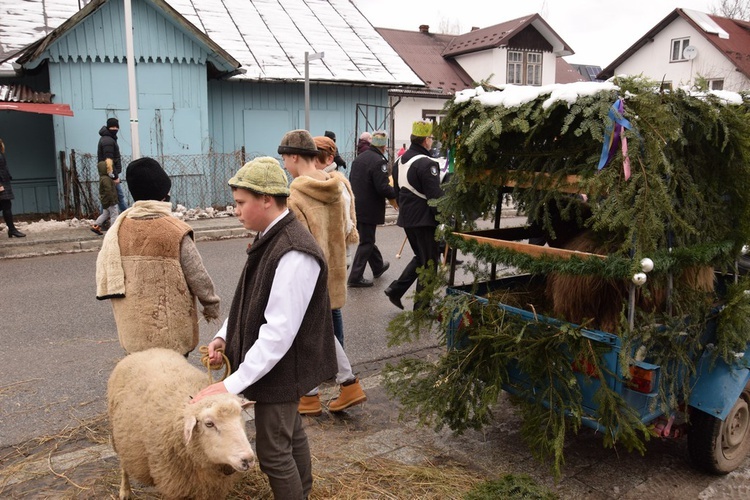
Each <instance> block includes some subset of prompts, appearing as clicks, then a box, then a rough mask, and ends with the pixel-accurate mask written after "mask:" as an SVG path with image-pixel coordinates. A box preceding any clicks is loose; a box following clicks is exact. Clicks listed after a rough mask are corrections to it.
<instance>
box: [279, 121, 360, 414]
mask: <svg viewBox="0 0 750 500" xmlns="http://www.w3.org/2000/svg"><path fill="white" fill-rule="evenodd" d="M278 153H279V154H280V155H281V157H282V159H283V160H284V166H285V167H286V169H287V170H288V171H289V173H291V174H292V177H294V180H293V181H292V184H291V186H290V187H289V189H290V195H289V208H290V209H291V210H292V211H293V212H294V214H295V215H296V216H297V218H298V219H299V220H300V221H301V222H302V223H303V224H304V225H305V226H306V227H307V228H308V230H309V231H310V232H311V233H312V235H313V237H314V238H315V240H316V241H317V242H318V244H319V245H320V247H321V248H322V249H323V254H324V255H325V257H326V262H327V263H328V292H329V295H330V299H331V309H332V311H331V315H332V316H333V317H334V318H335V315H336V313H335V312H333V311H334V310H336V309H341V308H342V307H344V304H345V303H346V208H345V207H344V201H343V197H342V195H341V192H342V186H341V182H340V181H339V180H338V179H337V178H334V177H332V176H331V175H330V174H329V173H327V172H325V171H323V170H318V169H317V168H316V167H315V158H316V157H317V156H318V154H319V151H318V147H317V146H316V144H315V140H314V139H313V138H312V136H311V135H310V133H309V132H308V131H307V130H292V131H291V132H287V133H286V135H284V137H283V138H282V139H281V145H280V146H279V148H278ZM339 326H340V327H341V330H343V324H339ZM341 338H342V339H343V332H342V333H341ZM335 345H336V360H337V361H338V368H339V371H338V373H337V374H336V383H337V384H341V391H340V393H339V396H338V397H337V398H336V399H334V400H332V401H330V402H329V403H328V410H329V411H332V412H339V411H343V410H345V409H346V408H349V407H350V406H354V405H356V404H360V403H363V402H365V401H366V400H367V396H366V395H365V392H364V390H362V385H361V384H360V383H359V379H357V378H356V377H355V376H354V373H353V372H352V366H351V363H349V359H348V358H347V356H346V353H345V352H344V348H343V346H342V345H341V343H339V342H335ZM299 412H300V413H302V414H303V415H311V416H316V415H320V414H321V413H322V412H323V409H322V406H321V404H320V395H319V394H318V390H317V388H315V389H314V390H312V391H310V392H309V393H308V394H306V395H305V396H304V397H303V398H302V399H300V404H299Z"/></svg>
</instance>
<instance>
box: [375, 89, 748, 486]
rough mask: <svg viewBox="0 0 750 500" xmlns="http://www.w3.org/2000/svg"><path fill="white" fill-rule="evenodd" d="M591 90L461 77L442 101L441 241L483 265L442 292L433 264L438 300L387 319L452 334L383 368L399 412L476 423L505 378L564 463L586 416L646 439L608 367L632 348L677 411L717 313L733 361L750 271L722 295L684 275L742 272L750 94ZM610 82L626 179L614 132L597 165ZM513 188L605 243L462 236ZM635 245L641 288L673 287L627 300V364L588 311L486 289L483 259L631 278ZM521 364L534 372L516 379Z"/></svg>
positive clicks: (666, 405) (537, 216)
mask: <svg viewBox="0 0 750 500" xmlns="http://www.w3.org/2000/svg"><path fill="white" fill-rule="evenodd" d="M591 88H594V89H595V91H592V92H580V94H579V95H578V96H577V97H576V98H573V99H570V98H564V97H563V98H557V97H555V96H556V95H558V94H555V90H554V89H552V88H550V89H546V88H545V90H544V91H541V92H539V93H538V94H537V95H535V96H532V97H531V98H527V99H525V100H520V101H515V102H514V103H513V104H512V105H489V104H485V103H489V102H500V101H502V98H501V96H500V94H501V93H502V92H505V90H503V88H497V87H492V86H490V85H487V84H486V83H483V84H482V85H481V87H479V88H478V89H476V90H475V91H473V92H474V94H475V97H476V98H469V97H471V95H470V94H471V93H467V94H466V95H465V96H464V95H459V96H457V97H456V98H454V99H452V100H451V101H449V102H448V104H447V105H446V107H445V109H444V112H445V116H444V118H443V119H442V121H441V122H440V125H439V126H438V127H437V129H436V131H435V133H436V134H438V135H439V137H441V139H442V144H443V147H444V148H445V149H446V150H450V151H451V152H452V153H453V157H454V158H455V168H454V175H453V177H452V178H451V181H450V183H449V184H448V185H447V186H446V187H445V193H446V195H445V196H444V197H443V198H441V199H440V200H438V201H437V203H436V206H437V208H438V212H439V218H440V222H442V223H443V224H445V225H446V226H448V228H449V230H448V231H446V234H445V239H446V241H447V242H448V244H449V245H450V246H451V247H453V248H457V249H459V250H460V251H461V252H463V253H464V254H467V255H472V256H473V257H474V258H475V259H476V261H477V262H478V264H477V265H476V266H474V267H473V268H471V269H469V270H470V271H471V272H472V273H473V275H474V281H473V284H472V285H471V286H466V287H463V288H462V290H463V291H462V292H461V293H448V294H446V293H445V291H444V289H445V283H446V281H445V277H444V274H443V273H444V270H441V271H439V272H438V273H437V274H435V275H431V274H429V273H427V274H425V275H423V276H422V277H423V279H425V280H426V281H428V282H429V283H430V285H429V286H427V287H425V289H424V290H422V292H421V293H420V294H419V297H418V299H417V300H419V301H420V302H423V303H428V302H429V303H430V307H429V308H428V310H427V311H426V312H425V311H423V312H405V313H402V314H400V315H399V316H398V317H397V318H396V319H394V320H393V321H392V322H391V324H390V325H389V332H390V334H391V341H392V342H395V343H401V342H407V341H409V340H411V339H413V338H415V337H418V336H419V335H424V334H428V333H429V334H435V335H437V336H438V339H439V340H440V342H441V343H443V345H445V346H446V352H445V353H444V355H443V356H441V357H440V359H438V360H437V361H435V362H427V361H420V360H408V359H407V360H403V361H402V362H401V363H400V364H399V365H398V366H391V367H388V369H387V370H386V388H387V389H388V390H389V391H391V393H393V394H394V395H396V396H397V397H398V398H399V399H400V401H401V403H402V405H403V411H404V412H411V413H412V414H416V415H417V416H418V419H419V421H420V423H423V424H425V425H430V426H433V427H434V428H436V429H439V428H441V427H442V426H444V425H447V426H448V427H449V428H450V429H452V430H454V431H456V432H463V431H465V430H467V429H479V428H481V427H482V426H484V425H487V424H488V423H489V422H491V420H492V408H493V406H494V405H495V404H497V401H498V396H499V394H500V391H501V390H502V389H503V388H505V389H507V390H511V391H513V392H514V393H515V394H516V396H517V397H514V398H513V400H514V401H515V402H516V403H517V405H518V407H519V409H520V411H521V412H522V415H523V417H524V419H523V428H522V435H523V436H524V439H526V441H527V442H528V443H529V445H530V447H531V449H532V451H533V452H534V455H535V456H537V457H538V458H541V459H544V460H549V461H550V464H551V467H552V470H553V472H554V473H555V474H557V475H559V474H560V470H561V469H560V468H561V467H562V465H563V464H564V442H565V436H566V433H567V432H570V431H572V432H576V431H577V430H578V429H579V428H580V425H581V424H582V422H583V421H584V419H594V420H595V421H596V423H597V424H598V425H599V427H600V428H601V429H604V431H605V432H604V439H603V444H604V445H605V446H623V447H624V448H626V449H628V450H633V451H637V452H641V453H642V452H643V451H644V449H645V448H644V446H645V444H644V443H645V442H646V441H647V440H648V438H649V433H648V429H647V428H646V426H645V425H644V424H642V423H641V422H640V420H639V418H638V415H637V414H635V412H634V411H633V409H632V408H630V407H629V406H628V404H626V402H625V401H624V400H623V398H622V396H621V395H620V394H618V393H617V391H615V390H613V389H612V388H611V387H610V386H609V385H608V384H603V383H600V381H602V380H604V379H612V380H615V381H616V382H617V383H618V384H627V383H628V379H629V377H630V373H629V367H630V366H631V365H633V364H634V363H635V360H636V355H637V353H638V352H645V353H646V356H647V359H648V362H650V363H654V364H657V365H660V366H662V370H661V376H660V378H659V398H655V401H654V403H653V405H654V407H655V408H658V409H659V410H661V411H663V412H664V413H665V414H667V415H671V414H674V413H676V412H678V411H679V410H680V407H681V404H682V403H683V402H684V401H685V400H686V399H687V398H688V397H689V394H690V377H691V376H693V375H694V373H695V363H696V361H697V360H696V359H695V354H696V353H698V352H701V351H702V350H703V349H704V348H705V346H704V345H703V342H704V333H705V331H706V329H707V328H708V325H711V324H714V323H715V324H716V346H715V348H714V350H713V351H712V352H713V353H714V355H715V356H716V359H723V360H724V361H726V362H727V363H734V362H737V357H738V353H741V352H744V351H745V349H746V347H747V345H748V342H750V319H749V318H750V297H748V294H747V293H745V292H746V290H750V281H748V278H743V279H742V280H740V281H739V283H738V284H736V285H730V286H729V287H728V289H727V292H726V293H725V294H723V295H722V297H723V298H722V301H723V302H722V303H721V306H717V296H716V295H715V294H712V293H708V292H707V291H705V290H696V289H694V288H691V286H690V285H689V283H688V280H684V279H681V278H680V277H681V276H682V275H687V274H689V273H690V272H691V271H692V270H694V269H695V268H700V267H705V266H710V267H713V268H714V269H716V270H717V271H720V272H727V271H732V270H733V269H734V262H735V260H736V259H737V258H738V256H739V255H740V251H741V248H742V246H743V245H745V244H748V242H750V95H748V93H741V94H736V95H733V96H729V95H728V94H727V93H721V92H718V93H716V92H706V91H704V92H695V91H689V90H685V89H676V90H674V91H669V92H665V91H661V90H660V89H659V84H658V83H657V82H654V81H650V80H647V79H644V78H640V77H628V78H618V79H617V80H616V81H615V82H614V84H612V83H606V84H592V87H591ZM559 95H564V93H561V94H559ZM467 96H468V97H467ZM618 98H622V99H623V100H624V111H623V113H622V116H623V117H624V118H626V119H627V120H628V121H629V122H630V124H631V128H630V129H625V130H623V131H622V135H623V137H625V139H626V140H627V141H628V145H629V147H628V153H627V160H629V164H630V177H629V178H626V175H625V168H624V167H625V163H626V157H625V156H624V155H623V152H622V149H620V148H617V150H616V151H614V153H613V154H612V157H611V159H610V160H609V163H608V164H607V165H606V166H605V167H604V168H603V169H602V170H597V164H598V162H599V159H600V157H601V155H602V144H603V142H604V140H605V134H606V125H607V123H608V120H609V118H608V116H609V113H610V109H611V107H612V104H613V103H614V102H615V101H616V100H617V99H618ZM568 176H576V178H577V186H578V193H570V192H565V191H564V190H556V189H554V188H550V186H554V185H563V184H564V181H565V179H567V178H568ZM577 194H585V195H586V196H587V202H586V203H585V204H582V203H581V202H580V200H579V199H578V198H579V196H577ZM509 197H510V198H512V200H513V202H514V203H515V204H516V206H517V207H518V211H519V214H525V215H527V216H528V217H529V223H531V224H536V225H537V226H539V227H541V228H544V229H545V230H546V231H547V232H548V233H550V234H552V235H553V236H554V233H555V231H556V229H557V228H556V227H554V226H555V218H556V217H557V218H561V219H562V220H563V221H567V222H569V223H570V224H575V225H577V226H578V227H580V228H582V229H585V230H587V231H590V232H591V233H592V234H593V235H595V236H596V237H597V240H598V241H600V242H602V243H603V247H604V248H606V249H607V251H606V254H607V257H606V258H605V259H597V258H592V259H579V258H576V257H573V258H571V259H569V260H563V259H560V258H555V257H550V256H541V257H531V256H529V255H527V254H526V253H523V252H518V251H514V250H511V249H508V248H499V247H494V246H490V245H486V244H480V243H478V242H477V241H475V240H471V239H464V238H462V237H460V236H459V235H457V234H456V233H461V232H466V231H471V230H474V229H476V226H477V224H476V221H477V220H478V219H489V218H491V217H492V214H494V213H495V212H496V210H497V209H498V207H499V205H500V204H502V203H504V202H505V201H506V200H507V199H508V198H509ZM643 257H649V258H651V259H652V260H653V262H654V266H655V268H654V270H653V271H652V272H651V273H649V277H648V279H649V283H650V284H653V285H654V286H655V287H656V288H654V291H653V292H650V291H649V290H648V289H647V288H644V291H643V293H644V295H645V296H646V298H651V299H653V300H652V301H651V302H652V304H653V303H655V302H656V298H655V296H656V295H657V294H658V290H659V289H662V290H663V289H665V288H666V286H667V285H666V283H667V281H668V278H669V277H670V276H671V277H674V287H673V290H672V294H671V297H670V301H669V307H668V308H666V307H653V306H652V307H643V306H638V307H636V309H635V311H634V318H635V328H633V329H632V330H631V329H630V326H629V322H628V321H627V319H626V317H625V311H626V309H627V304H626V303H625V302H623V304H621V306H622V307H621V309H620V310H621V317H620V329H619V332H620V340H621V347H620V351H619V364H618V367H619V368H618V369H619V373H609V372H608V371H607V368H606V367H607V364H606V363H604V362H603V361H602V356H604V354H605V352H604V350H605V349H606V346H603V345H602V344H601V343H598V342H592V341H591V339H590V338H588V337H587V336H586V335H585V334H584V330H585V325H572V324H570V323H566V322H564V321H547V320H546V319H545V315H544V307H543V304H539V303H531V304H529V303H528V302H529V301H531V299H529V298H528V297H526V296H524V297H523V298H519V297H517V296H514V294H513V293H510V292H506V293H505V294H504V295H503V294H500V295H497V294H496V295H488V294H487V290H486V288H487V287H486V286H485V285H486V284H487V281H488V277H487V273H486V272H485V271H483V270H482V266H490V265H492V264H495V265H502V266H508V267H511V268H514V269H516V270H518V272H523V273H529V274H531V275H533V276H541V277H544V276H546V275H549V274H551V273H555V274H567V275H578V276H597V277H600V278H602V279H605V280H626V281H627V282H628V283H629V282H630V278H631V277H632V276H633V274H634V273H635V272H640V269H639V266H640V265H639V262H640V260H641V259H642V258H643ZM723 281H725V280H721V281H720V283H722V282H723ZM514 293H515V292H514ZM649 293H653V295H654V296H653V297H649ZM514 301H518V304H516V305H515V306H514V307H518V308H521V309H523V310H525V311H527V312H531V311H533V314H534V319H532V320H529V319H528V318H527V319H522V318H520V317H519V316H518V315H516V314H511V313H509V312H508V311H509V309H507V307H505V305H507V304H509V303H513V302H514ZM532 302H533V301H532ZM537 312H539V316H537ZM449 332H450V333H449ZM582 366H583V367H585V370H583V372H582V371H581V369H580V368H581V367H582ZM513 370H515V371H516V372H520V373H522V374H524V375H525V377H526V379H527V380H528V383H527V384H525V385H524V384H521V385H520V386H519V385H518V384H516V385H514V384H513V383H512V379H513V378H512V377H511V376H510V373H511V371H513ZM582 373H583V374H584V375H585V376H584V375H582ZM591 388H595V391H594V400H595V402H596V407H597V411H596V412H595V414H590V412H588V410H586V409H585V408H584V406H583V400H584V389H585V390H586V392H587V393H588V392H590V389H591Z"/></svg>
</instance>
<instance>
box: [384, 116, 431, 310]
mask: <svg viewBox="0 0 750 500" xmlns="http://www.w3.org/2000/svg"><path fill="white" fill-rule="evenodd" d="M410 139H411V146H410V147H409V149H408V150H407V151H406V153H404V154H403V155H402V156H401V158H399V159H398V160H397V161H396V163H395V164H394V166H393V182H394V188H395V189H396V194H397V195H398V206H399V211H398V222H397V223H398V225H399V226H401V227H403V228H404V231H405V232H406V237H407V238H408V240H409V246H411V249H412V251H414V258H413V259H412V260H411V261H410V262H409V263H408V264H407V265H406V268H404V270H403V272H402V273H401V276H399V278H398V279H397V280H396V281H394V282H392V283H391V284H390V285H388V288H386V289H385V294H386V295H387V296H388V299H389V300H390V301H391V303H392V304H393V305H395V306H396V307H398V308H399V309H403V308H404V306H403V304H402V303H401V297H403V296H404V294H405V293H406V291H407V290H408V289H409V287H411V285H412V283H414V281H415V280H417V269H419V268H421V267H424V266H426V265H428V264H429V265H431V266H432V268H433V269H437V264H438V259H439V258H440V253H439V251H438V243H437V241H435V228H436V227H437V220H436V219H435V216H436V215H437V210H436V209H435V208H434V207H431V206H429V205H428V203H427V202H428V201H429V200H432V199H436V198H440V197H441V196H443V190H442V189H441V188H440V165H439V164H438V163H437V162H436V161H435V160H433V159H432V155H431V154H430V149H432V143H433V137H432V123H431V122H423V121H419V122H414V124H413V126H412V133H411V138H410ZM422 288H423V285H422V284H421V283H420V282H417V292H419V291H420V290H421V289H422ZM427 306H428V304H422V303H418V302H415V303H414V310H415V311H416V310H417V309H420V308H423V307H427Z"/></svg>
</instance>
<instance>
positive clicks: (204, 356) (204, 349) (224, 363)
mask: <svg viewBox="0 0 750 500" xmlns="http://www.w3.org/2000/svg"><path fill="white" fill-rule="evenodd" d="M198 351H199V352H200V353H201V364H202V365H203V366H205V367H206V370H207V372H208V383H209V385H210V384H213V383H214V382H215V381H214V377H213V375H211V372H212V371H219V370H221V368H222V367H224V375H222V377H221V379H219V380H218V382H221V381H222V380H224V379H225V378H227V377H228V376H229V370H230V366H229V358H227V355H226V354H224V349H216V352H218V353H221V357H222V360H221V364H219V365H217V366H213V365H211V360H210V359H209V357H208V346H206V345H202V346H200V348H199V349H198Z"/></svg>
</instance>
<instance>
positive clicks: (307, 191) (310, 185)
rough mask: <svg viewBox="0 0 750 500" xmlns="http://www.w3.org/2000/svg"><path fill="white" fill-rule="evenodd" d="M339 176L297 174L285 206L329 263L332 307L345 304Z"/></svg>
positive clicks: (343, 212)
mask: <svg viewBox="0 0 750 500" xmlns="http://www.w3.org/2000/svg"><path fill="white" fill-rule="evenodd" d="M342 189H343V187H342V185H341V182H340V181H339V179H337V178H335V177H329V178H328V179H327V180H325V181H320V180H317V179H313V178H312V177H307V176H302V177H297V178H296V179H294V181H292V184H291V186H290V191H291V194H290V195H289V201H288V206H289V209H290V210H292V211H293V212H294V215H296V216H297V218H298V219H299V220H300V222H302V224H303V225H304V226H306V227H307V229H308V230H309V231H310V232H311V233H312V235H313V237H314V238H315V241H317V242H318V245H320V248H321V249H322V250H323V255H324V256H325V259H326V263H327V264H328V294H329V297H330V298H331V309H341V308H342V307H344V304H346V232H345V231H346V208H345V207H344V200H343V198H342V196H341V190H342Z"/></svg>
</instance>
